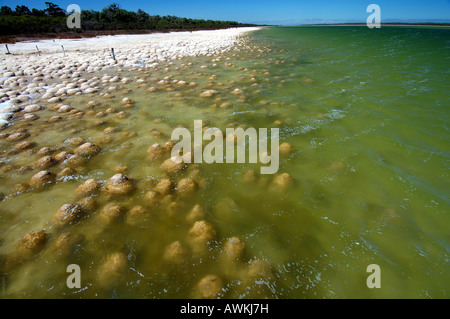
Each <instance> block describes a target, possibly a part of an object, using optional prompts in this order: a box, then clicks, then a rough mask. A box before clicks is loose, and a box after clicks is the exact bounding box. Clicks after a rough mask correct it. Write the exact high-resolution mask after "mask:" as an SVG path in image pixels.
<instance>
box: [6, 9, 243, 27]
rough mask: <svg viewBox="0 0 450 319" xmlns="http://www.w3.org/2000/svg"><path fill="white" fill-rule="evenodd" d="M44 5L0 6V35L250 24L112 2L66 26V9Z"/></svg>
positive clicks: (87, 11) (84, 13)
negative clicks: (157, 12) (149, 10)
mask: <svg viewBox="0 0 450 319" xmlns="http://www.w3.org/2000/svg"><path fill="white" fill-rule="evenodd" d="M45 5H46V6H47V8H46V9H43V10H38V9H34V8H33V9H31V10H30V9H29V8H28V7H27V6H25V5H20V6H19V5H18V6H16V8H15V9H14V10H13V9H11V8H10V7H7V6H1V7H0V35H19V34H24V35H32V34H41V33H61V32H73V31H76V32H79V33H82V32H83V31H119V30H121V31H137V30H143V31H145V30H149V31H166V30H199V29H222V28H231V27H243V26H251V24H243V23H238V22H235V21H218V20H203V19H189V18H180V17H175V16H171V15H167V16H159V15H150V14H148V13H146V12H145V11H143V10H141V9H139V10H137V12H134V11H127V10H125V9H122V8H120V6H119V5H118V4H117V3H113V4H111V5H109V6H107V7H106V8H104V9H103V10H101V11H94V10H81V14H80V18H81V28H80V29H69V28H68V27H67V23H66V20H67V17H68V16H69V15H70V14H71V13H67V12H66V11H65V10H64V9H62V8H60V7H59V6H58V5H56V4H54V3H52V2H45Z"/></svg>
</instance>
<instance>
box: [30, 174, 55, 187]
mask: <svg viewBox="0 0 450 319" xmlns="http://www.w3.org/2000/svg"><path fill="white" fill-rule="evenodd" d="M55 177H56V176H55V174H53V173H52V172H50V171H40V172H38V173H36V174H35V175H33V177H31V179H30V186H31V187H37V186H41V185H43V184H46V183H50V182H52V181H54V180H55Z"/></svg>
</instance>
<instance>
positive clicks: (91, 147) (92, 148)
mask: <svg viewBox="0 0 450 319" xmlns="http://www.w3.org/2000/svg"><path fill="white" fill-rule="evenodd" d="M73 152H74V153H75V154H77V155H80V156H84V157H88V156H92V155H95V154H97V153H98V152H100V147H99V146H97V145H95V144H93V143H90V142H86V143H84V144H81V145H80V146H78V147H77V148H76V149H74V150H73Z"/></svg>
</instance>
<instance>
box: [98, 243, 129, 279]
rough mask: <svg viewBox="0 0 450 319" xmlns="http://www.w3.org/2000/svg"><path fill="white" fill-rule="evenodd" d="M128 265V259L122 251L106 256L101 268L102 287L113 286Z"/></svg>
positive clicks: (99, 273)
mask: <svg viewBox="0 0 450 319" xmlns="http://www.w3.org/2000/svg"><path fill="white" fill-rule="evenodd" d="M127 267H128V260H127V257H126V256H125V254H123V253H121V252H116V253H113V254H111V255H109V256H107V257H106V259H105V261H104V262H103V263H102V265H101V266H100V268H99V271H98V277H97V278H98V281H99V284H100V285H101V286H102V287H111V286H113V285H114V284H115V283H116V282H117V281H118V280H119V279H120V277H121V276H122V275H123V273H124V271H125V270H126V269H127Z"/></svg>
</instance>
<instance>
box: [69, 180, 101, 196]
mask: <svg viewBox="0 0 450 319" xmlns="http://www.w3.org/2000/svg"><path fill="white" fill-rule="evenodd" d="M100 187H101V185H100V183H99V182H97V181H96V180H95V179H93V178H90V179H88V180H86V181H85V182H84V183H83V184H81V185H80V186H78V187H77V189H76V190H75V196H77V197H82V196H85V195H92V194H95V193H96V192H98V191H99V190H100Z"/></svg>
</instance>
